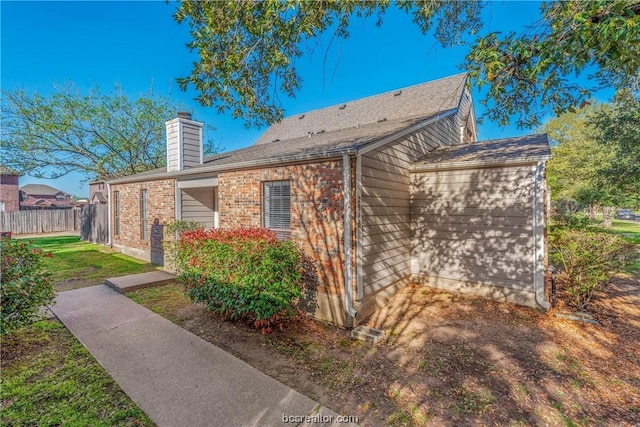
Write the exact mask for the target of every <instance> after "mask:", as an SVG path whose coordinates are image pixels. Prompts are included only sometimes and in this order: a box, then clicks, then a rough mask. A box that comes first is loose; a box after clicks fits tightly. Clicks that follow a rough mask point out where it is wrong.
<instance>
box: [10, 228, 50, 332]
mask: <svg viewBox="0 0 640 427" xmlns="http://www.w3.org/2000/svg"><path fill="white" fill-rule="evenodd" d="M47 256H51V254H50V253H47V254H44V253H43V252H42V251H41V250H40V249H37V248H32V247H30V245H29V244H28V243H27V242H25V241H24V240H16V239H11V238H10V237H9V238H2V239H0V298H1V304H0V335H5V334H7V333H9V332H11V331H13V330H14V329H17V328H19V327H20V326H23V325H26V324H29V323H31V322H33V321H35V320H37V319H38V318H40V308H41V307H42V306H44V305H47V304H51V302H52V301H53V298H54V291H53V283H52V281H51V279H50V277H49V273H48V272H45V271H43V264H42V258H43V257H47Z"/></svg>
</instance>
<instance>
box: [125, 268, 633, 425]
mask: <svg viewBox="0 0 640 427" xmlns="http://www.w3.org/2000/svg"><path fill="white" fill-rule="evenodd" d="M144 292H145V291H139V292H138V293H137V294H138V296H137V297H135V298H140V295H144ZM142 303H143V305H146V306H148V307H149V308H151V309H154V310H156V311H158V312H161V314H163V315H165V316H166V317H168V318H170V319H171V320H173V321H174V322H176V323H178V324H179V325H180V326H182V327H184V328H185V329H187V330H189V331H191V332H193V333H195V334H196V335H199V336H201V337H202V338H204V339H206V340H207V341H209V342H212V343H213V344H215V345H218V346H220V347H221V348H223V349H224V350H226V351H228V352H230V353H232V354H234V355H236V356H238V357H239V358H241V359H243V360H245V361H246V362H248V363H249V364H251V365H253V366H255V367H256V368H258V369H260V370H261V371H263V372H265V373H267V374H269V375H271V376H272V377H274V378H277V379H278V380H280V381H282V382H283V383H285V384H287V385H289V386H291V387H293V388H294V389H296V390H298V391H300V392H302V393H304V394H306V395H308V396H310V397H312V398H314V399H316V400H318V401H320V402H321V403H323V404H325V405H326V406H328V407H330V408H332V409H334V410H337V411H338V412H342V413H345V414H348V415H357V416H358V417H359V422H360V424H361V425H438V426H439V425H531V424H538V425H593V424H603V425H637V424H638V423H640V344H639V343H640V282H639V281H638V280H637V279H634V278H631V277H620V278H616V279H615V280H614V281H613V283H612V285H611V286H610V288H609V290H608V298H598V299H596V301H595V302H594V303H593V306H592V310H591V312H592V314H593V315H594V316H595V318H596V319H597V320H598V321H599V322H600V324H599V325H590V324H585V323H579V322H571V321H568V320H565V319H560V318H556V317H554V316H553V314H552V313H542V312H539V311H537V310H533V309H528V308H523V307H516V306H513V305H510V304H504V303H498V302H495V301H489V300H485V299H482V298H477V297H470V296H464V295H459V294H452V293H448V292H444V291H440V290H434V289H429V288H424V287H419V286H414V285H410V286H409V287H407V288H406V289H405V290H403V291H402V292H400V293H398V294H397V295H396V296H395V297H394V298H393V300H392V301H391V303H390V304H389V305H388V306H387V307H386V308H385V309H383V310H380V311H378V312H377V313H375V314H374V315H373V316H372V317H371V318H370V319H369V320H368V322H367V325H368V326H372V327H375V328H380V329H385V330H386V331H387V333H388V338H387V339H386V340H385V341H383V342H382V343H380V344H378V345H376V346H370V345H367V344H364V343H362V342H359V341H352V340H350V338H349V331H347V330H344V329H340V328H336V327H333V326H330V325H326V324H323V323H321V322H317V321H314V320H310V319H306V318H301V319H300V321H299V322H298V323H296V324H294V325H291V326H290V327H288V329H287V330H285V331H284V332H276V333H274V334H271V335H266V336H264V335H262V334H260V332H258V331H256V330H254V329H251V328H249V327H247V326H246V325H242V324H235V323H231V322H227V321H224V320H222V319H221V318H219V317H217V316H214V315H212V314H210V313H208V312H207V311H206V310H205V309H204V308H203V307H202V306H199V305H192V304H190V303H189V302H188V300H187V299H186V297H184V295H183V294H182V292H181V290H180V288H179V287H178V286H177V285H176V286H168V287H165V288H164V289H163V290H162V291H156V294H155V295H154V297H153V298H147V299H146V300H144V301H142Z"/></svg>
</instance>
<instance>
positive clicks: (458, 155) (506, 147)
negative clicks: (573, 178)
mask: <svg viewBox="0 0 640 427" xmlns="http://www.w3.org/2000/svg"><path fill="white" fill-rule="evenodd" d="M550 156H551V150H550V148H549V140H548V139H547V135H546V134H538V135H526V136H521V137H515V138H504V139H492V140H486V141H478V142H473V143H469V144H464V145H453V146H446V147H440V148H437V149H435V150H433V151H431V152H429V153H427V154H426V155H425V156H424V157H422V158H421V159H419V160H418V161H417V162H415V163H413V165H412V166H413V167H414V168H415V167H420V166H425V165H446V164H450V163H464V162H469V163H472V162H486V163H499V162H509V161H537V160H540V159H546V158H549V157H550Z"/></svg>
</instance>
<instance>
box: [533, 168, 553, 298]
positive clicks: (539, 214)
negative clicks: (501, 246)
mask: <svg viewBox="0 0 640 427" xmlns="http://www.w3.org/2000/svg"><path fill="white" fill-rule="evenodd" d="M533 169H534V171H533V172H534V179H533V242H534V244H533V262H534V270H533V271H534V272H533V289H534V292H535V298H536V303H537V304H538V306H539V307H540V308H543V309H544V310H548V309H549V308H550V307H551V304H549V302H548V301H547V300H546V299H545V296H544V251H545V241H544V226H545V225H544V169H545V164H544V161H541V162H538V163H537V164H536V165H535V166H534V167H533Z"/></svg>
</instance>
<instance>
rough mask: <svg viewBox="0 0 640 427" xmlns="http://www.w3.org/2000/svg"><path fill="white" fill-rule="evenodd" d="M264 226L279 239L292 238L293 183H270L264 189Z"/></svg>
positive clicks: (265, 184)
mask: <svg viewBox="0 0 640 427" xmlns="http://www.w3.org/2000/svg"><path fill="white" fill-rule="evenodd" d="M262 226H263V227H264V228H268V229H270V230H273V231H275V232H276V233H277V234H278V238H280V239H286V238H289V237H291V181H289V180H287V181H268V182H264V183H263V188H262Z"/></svg>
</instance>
